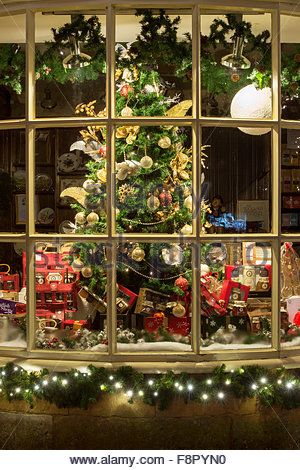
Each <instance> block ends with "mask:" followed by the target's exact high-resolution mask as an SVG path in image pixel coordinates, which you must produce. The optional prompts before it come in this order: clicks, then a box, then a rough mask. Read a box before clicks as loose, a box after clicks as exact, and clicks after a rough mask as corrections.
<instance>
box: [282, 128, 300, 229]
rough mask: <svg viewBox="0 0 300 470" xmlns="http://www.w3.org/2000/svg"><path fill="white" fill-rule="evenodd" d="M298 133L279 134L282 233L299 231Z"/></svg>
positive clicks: (299, 142)
mask: <svg viewBox="0 0 300 470" xmlns="http://www.w3.org/2000/svg"><path fill="white" fill-rule="evenodd" d="M299 209H300V131H299V130H297V129H283V130H282V132H281V229H282V232H284V233H299V230H300V217H299V214H300V210H299Z"/></svg>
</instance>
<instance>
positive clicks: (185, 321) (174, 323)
mask: <svg viewBox="0 0 300 470" xmlns="http://www.w3.org/2000/svg"><path fill="white" fill-rule="evenodd" d="M168 320H169V321H168V323H169V327H168V329H169V331H170V333H172V334H176V335H182V336H187V335H188V334H189V333H190V331H191V319H190V317H182V318H176V317H169V319H168Z"/></svg>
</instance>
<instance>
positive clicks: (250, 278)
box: [225, 264, 272, 292]
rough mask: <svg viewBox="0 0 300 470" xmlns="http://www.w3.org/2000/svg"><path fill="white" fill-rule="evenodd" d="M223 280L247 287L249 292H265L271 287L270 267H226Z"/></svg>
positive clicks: (268, 265) (266, 265) (267, 265)
mask: <svg viewBox="0 0 300 470" xmlns="http://www.w3.org/2000/svg"><path fill="white" fill-rule="evenodd" d="M225 279H226V280H231V281H234V282H240V283H241V284H243V285H245V286H249V287H250V291H255V292H266V291H268V290H270V289H271V286H272V281H271V279H272V266H271V265H270V264H265V265H262V266H255V265H241V266H232V265H226V266H225Z"/></svg>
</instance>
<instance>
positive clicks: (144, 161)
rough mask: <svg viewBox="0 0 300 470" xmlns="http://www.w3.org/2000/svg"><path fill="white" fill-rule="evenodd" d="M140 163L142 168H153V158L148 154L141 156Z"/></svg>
mask: <svg viewBox="0 0 300 470" xmlns="http://www.w3.org/2000/svg"><path fill="white" fill-rule="evenodd" d="M140 165H141V167H142V168H146V169H148V168H151V167H152V165H153V160H152V158H151V157H149V156H148V155H145V156H144V157H143V158H141V161H140Z"/></svg>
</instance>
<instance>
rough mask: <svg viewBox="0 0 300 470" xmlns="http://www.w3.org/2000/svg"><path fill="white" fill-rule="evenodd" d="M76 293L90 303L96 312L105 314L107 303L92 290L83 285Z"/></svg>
mask: <svg viewBox="0 0 300 470" xmlns="http://www.w3.org/2000/svg"><path fill="white" fill-rule="evenodd" d="M78 295H79V296H80V297H81V298H82V299H84V300H86V302H88V303H89V304H91V305H92V306H93V307H94V308H95V309H96V310H97V311H98V312H100V313H101V314H106V310H107V304H106V302H105V301H104V300H103V299H101V298H100V297H99V296H98V295H96V294H94V293H93V292H90V291H89V290H88V288H87V287H86V286H83V287H82V288H81V289H80V291H79V292H78Z"/></svg>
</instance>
